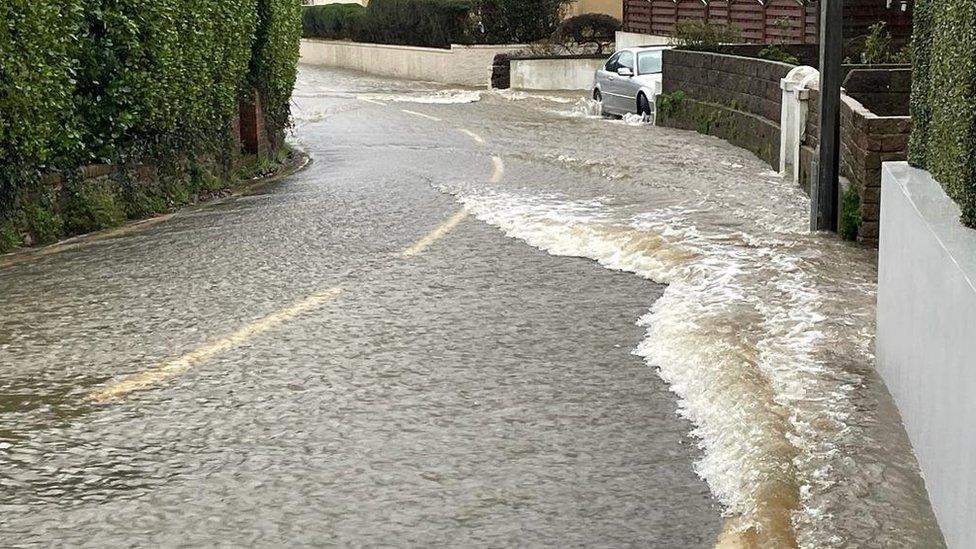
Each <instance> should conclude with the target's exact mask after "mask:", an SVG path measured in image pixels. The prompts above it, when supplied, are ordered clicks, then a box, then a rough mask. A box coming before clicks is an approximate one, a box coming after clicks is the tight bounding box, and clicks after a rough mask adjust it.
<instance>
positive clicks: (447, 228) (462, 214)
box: [400, 209, 468, 257]
mask: <svg viewBox="0 0 976 549" xmlns="http://www.w3.org/2000/svg"><path fill="white" fill-rule="evenodd" d="M466 217H468V211H467V210H463V209H462V210H461V211H459V212H457V213H456V214H454V215H452V216H451V217H450V219H448V220H447V221H445V222H444V223H442V224H441V225H440V226H439V227H437V228H436V229H434V230H433V231H431V232H429V233H427V235H426V236H424V237H423V238H421V239H420V240H418V241H416V242H414V243H413V245H412V246H410V247H409V248H407V249H406V250H404V251H403V253H402V254H400V256H401V257H413V256H415V255H417V254H419V253H420V252H422V251H424V250H426V249H427V248H429V247H430V246H431V244H433V243H434V242H437V241H438V240H440V239H441V238H443V237H444V235H446V234H447V233H449V232H451V229H453V228H454V227H457V225H458V223H460V222H462V221H464V219H465V218H466Z"/></svg>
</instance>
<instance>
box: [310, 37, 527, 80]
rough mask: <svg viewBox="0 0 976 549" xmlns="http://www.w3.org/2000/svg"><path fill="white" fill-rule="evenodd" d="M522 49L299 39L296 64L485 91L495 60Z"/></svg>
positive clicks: (502, 46)
mask: <svg viewBox="0 0 976 549" xmlns="http://www.w3.org/2000/svg"><path fill="white" fill-rule="evenodd" d="M522 47H524V46H520V45H499V46H458V45H453V46H451V49H437V48H418V47H414V46H392V45H387V44H364V43H359V42H342V41H335V40H317V39H302V42H301V60H300V62H301V63H306V64H309V65H324V66H327V67H339V68H344V69H352V70H357V71H362V72H366V73H370V74H378V75H382V76H392V77H394V78H408V79H411V80H426V81H429V82H440V83H443V84H457V85H461V86H472V87H486V86H488V84H489V78H490V75H491V66H492V61H493V60H494V58H495V56H496V55H497V54H499V53H511V52H514V51H516V50H518V49H521V48H522Z"/></svg>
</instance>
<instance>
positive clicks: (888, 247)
mask: <svg viewBox="0 0 976 549" xmlns="http://www.w3.org/2000/svg"><path fill="white" fill-rule="evenodd" d="M882 194H883V200H882V202H881V244H880V249H879V252H878V262H879V265H878V334H877V357H878V370H879V371H880V373H881V375H882V377H883V378H884V380H885V384H886V385H887V387H888V390H889V391H890V392H891V395H892V396H893V397H894V399H895V402H896V403H897V404H898V408H899V410H900V411H901V417H902V420H903V421H904V424H905V429H906V430H907V432H908V436H909V438H910V439H911V441H912V446H913V447H914V449H915V454H916V455H917V456H918V462H919V465H920V466H921V469H922V473H923V475H924V477H925V485H926V488H927V489H928V492H929V497H930V500H931V501H932V507H933V509H934V510H935V514H936V516H937V517H938V520H939V525H940V526H941V528H942V531H943V533H944V534H945V538H946V542H947V543H948V545H949V547H953V548H960V549H962V548H967V547H976V523H974V522H973V510H974V509H976V467H974V466H973V464H974V463H976V437H974V436H973V433H976V412H974V409H976V405H974V400H973V395H976V367H974V366H976V338H974V337H973V327H974V326H976V285H974V283H976V230H972V229H968V228H966V227H964V226H963V225H962V223H961V222H960V215H961V213H962V212H961V211H960V208H959V206H958V205H957V204H956V203H955V202H953V201H952V200H951V199H950V198H949V197H948V196H947V195H946V193H945V191H943V190H942V187H941V186H940V185H939V183H938V182H937V181H935V180H934V179H933V178H932V176H931V175H930V174H929V173H928V172H925V171H923V170H918V169H915V168H911V167H909V166H908V165H907V164H906V163H903V162H898V163H888V164H885V165H884V168H883V183H882Z"/></svg>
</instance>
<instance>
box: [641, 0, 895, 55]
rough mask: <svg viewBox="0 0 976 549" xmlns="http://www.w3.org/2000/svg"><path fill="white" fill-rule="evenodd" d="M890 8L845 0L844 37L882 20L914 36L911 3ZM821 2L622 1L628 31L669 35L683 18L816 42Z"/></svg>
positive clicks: (873, 1) (758, 38)
mask: <svg viewBox="0 0 976 549" xmlns="http://www.w3.org/2000/svg"><path fill="white" fill-rule="evenodd" d="M893 5H895V7H888V0H847V1H846V3H845V5H844V35H845V36H846V37H855V36H861V35H864V34H866V33H867V29H868V27H870V26H871V25H873V24H874V23H876V22H878V21H886V22H887V23H888V28H889V29H890V30H891V33H892V35H893V36H894V37H895V38H896V39H898V40H904V39H905V38H907V37H908V36H910V35H911V30H912V13H911V11H912V10H911V7H910V5H911V3H909V6H908V8H907V9H906V11H902V10H901V9H900V5H901V3H900V2H894V3H893ZM818 14H819V5H818V3H817V2H805V3H801V2H797V0H766V1H765V2H759V1H758V0H737V1H732V0H624V30H625V31H627V32H637V33H643V34H653V35H658V36H670V35H671V34H673V33H674V27H675V24H676V23H678V22H680V21H689V20H691V21H704V22H707V23H710V24H715V25H726V24H731V25H733V26H735V27H737V28H738V29H739V30H740V31H741V32H742V38H743V39H744V40H746V41H748V42H762V43H787V42H788V43H808V44H809V43H816V42H817V34H818V29H819V26H818V17H819V16H818Z"/></svg>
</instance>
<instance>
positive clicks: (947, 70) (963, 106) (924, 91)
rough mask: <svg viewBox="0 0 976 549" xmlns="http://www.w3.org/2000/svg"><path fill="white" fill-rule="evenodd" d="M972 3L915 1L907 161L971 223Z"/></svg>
mask: <svg viewBox="0 0 976 549" xmlns="http://www.w3.org/2000/svg"><path fill="white" fill-rule="evenodd" d="M973 21H976V3H974V2H972V0H920V1H919V2H918V3H917V4H916V6H915V32H914V37H913V41H912V42H913V50H914V55H913V65H914V74H913V84H912V137H911V143H910V145H909V161H910V162H911V163H912V164H914V165H915V166H918V167H921V168H924V169H927V170H929V171H930V172H931V173H932V175H933V177H935V179H937V180H938V181H939V182H940V183H941V184H942V186H943V187H944V188H945V190H946V193H947V194H948V195H949V196H951V197H952V198H953V199H955V200H956V201H957V202H958V203H959V204H960V206H961V207H962V212H963V222H965V223H966V224H968V225H969V226H972V227H976V25H973Z"/></svg>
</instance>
